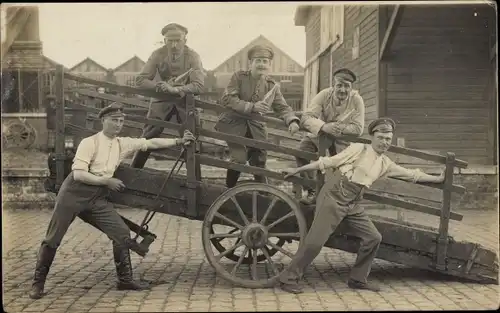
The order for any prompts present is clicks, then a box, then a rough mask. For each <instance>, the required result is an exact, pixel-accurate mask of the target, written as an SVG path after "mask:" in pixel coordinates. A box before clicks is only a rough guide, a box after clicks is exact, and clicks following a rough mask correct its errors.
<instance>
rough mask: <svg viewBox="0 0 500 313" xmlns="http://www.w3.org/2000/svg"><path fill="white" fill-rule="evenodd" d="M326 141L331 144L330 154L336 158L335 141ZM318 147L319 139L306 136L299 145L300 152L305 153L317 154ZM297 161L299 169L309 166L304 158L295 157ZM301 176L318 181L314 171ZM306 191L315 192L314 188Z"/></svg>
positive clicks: (307, 188) (303, 173)
mask: <svg viewBox="0 0 500 313" xmlns="http://www.w3.org/2000/svg"><path fill="white" fill-rule="evenodd" d="M325 139H326V138H325ZM326 140H327V142H328V144H329V146H328V152H329V153H330V156H334V155H335V154H337V151H336V149H335V142H334V141H333V140H330V139H326ZM318 145H319V143H318V138H314V139H313V138H310V137H308V136H305V137H304V138H303V139H302V140H301V141H300V143H299V150H300V151H305V152H311V153H317V152H318V150H319V148H318ZM295 160H296V161H297V167H301V166H304V165H307V164H309V160H306V159H303V158H299V157H295ZM300 176H301V177H302V178H306V179H311V180H315V179H316V177H315V176H316V173H315V172H314V171H306V172H302V173H300ZM304 189H305V190H306V191H307V192H312V191H314V188H313V187H304Z"/></svg>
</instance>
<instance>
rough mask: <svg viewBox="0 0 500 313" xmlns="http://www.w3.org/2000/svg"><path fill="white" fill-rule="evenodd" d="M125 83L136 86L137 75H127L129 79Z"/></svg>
mask: <svg viewBox="0 0 500 313" xmlns="http://www.w3.org/2000/svg"><path fill="white" fill-rule="evenodd" d="M125 84H126V85H127V86H130V87H135V75H129V76H127V81H126V83H125Z"/></svg>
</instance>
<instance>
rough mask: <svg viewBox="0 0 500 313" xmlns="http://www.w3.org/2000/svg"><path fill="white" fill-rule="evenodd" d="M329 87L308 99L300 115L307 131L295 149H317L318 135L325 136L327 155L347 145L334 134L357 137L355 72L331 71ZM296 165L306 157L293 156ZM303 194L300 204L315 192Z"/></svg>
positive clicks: (360, 104) (359, 113)
mask: <svg viewBox="0 0 500 313" xmlns="http://www.w3.org/2000/svg"><path fill="white" fill-rule="evenodd" d="M333 79H334V82H333V86H332V87H330V88H325V89H323V90H321V91H320V92H319V93H318V94H317V95H316V96H315V97H314V98H313V99H312V100H311V104H310V105H309V106H308V108H307V110H306V111H305V112H304V114H303V115H302V118H301V126H302V128H304V129H306V130H308V131H309V133H307V134H306V136H304V138H303V139H302V140H301V141H300V144H299V150H302V151H307V152H312V153H316V152H317V151H318V147H319V142H318V138H319V135H321V134H322V133H326V134H330V135H332V136H333V137H326V136H324V137H325V139H326V140H327V142H328V151H329V153H330V155H331V156H333V155H335V154H336V153H339V152H340V151H342V150H343V149H345V147H347V146H348V144H349V143H348V142H346V141H343V140H341V139H336V138H335V137H339V136H343V135H352V136H361V135H362V134H363V128H364V125H365V104H364V101H363V98H362V97H361V95H360V94H359V92H358V91H357V90H354V89H352V84H353V83H354V82H355V81H356V75H354V73H353V72H352V71H350V70H349V69H346V68H342V69H339V70H337V71H335V73H333ZM296 160H297V166H299V167H300V166H304V165H306V164H308V163H309V161H308V160H306V159H303V158H299V157H296ZM301 175H302V177H304V178H309V179H313V178H314V173H313V172H311V173H306V172H304V173H302V174H301ZM306 192H307V195H306V196H305V197H304V198H302V199H301V202H302V203H304V204H307V205H309V204H313V203H315V201H316V191H315V190H314V189H312V188H309V187H308V189H306Z"/></svg>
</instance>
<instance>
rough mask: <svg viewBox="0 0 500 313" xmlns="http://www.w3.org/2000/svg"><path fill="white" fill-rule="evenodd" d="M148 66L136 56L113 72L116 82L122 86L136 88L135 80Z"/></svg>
mask: <svg viewBox="0 0 500 313" xmlns="http://www.w3.org/2000/svg"><path fill="white" fill-rule="evenodd" d="M145 64H146V62H144V61H143V60H141V58H139V57H138V56H136V55H134V56H133V57H132V58H130V59H129V60H127V61H125V62H124V63H122V64H121V65H119V66H117V67H116V68H115V69H114V70H113V75H114V77H115V81H116V83H117V84H120V85H127V86H131V87H135V78H136V77H137V74H138V73H140V71H141V70H142V67H143V66H144V65H145Z"/></svg>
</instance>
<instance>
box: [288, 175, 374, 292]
mask: <svg viewBox="0 0 500 313" xmlns="http://www.w3.org/2000/svg"><path fill="white" fill-rule="evenodd" d="M363 192H364V187H362V186H360V185H358V184H355V183H351V182H349V181H348V180H347V178H345V177H344V176H342V174H341V172H340V171H335V172H334V173H333V176H332V177H331V178H330V179H328V181H327V182H325V184H324V185H323V188H321V190H320V192H319V194H318V198H317V202H316V211H315V215H314V220H313V223H312V225H311V227H310V229H309V232H308V233H307V236H306V238H305V240H304V243H303V247H301V249H299V251H298V252H297V255H296V256H295V257H294V259H293V260H292V262H291V264H290V266H289V268H288V269H287V270H286V271H285V272H284V273H283V274H282V276H281V277H280V280H281V282H282V283H285V284H294V283H296V282H297V281H298V279H300V278H302V276H303V275H304V272H305V269H306V267H307V266H309V265H310V264H311V263H312V262H313V260H314V259H315V258H316V256H318V254H319V253H320V251H321V248H322V247H323V246H324V245H325V243H326V242H327V241H328V239H329V237H330V235H331V234H332V233H333V232H334V231H335V229H336V228H337V226H338V225H339V224H340V222H342V220H344V219H345V220H346V222H347V224H348V225H347V226H348V230H347V232H346V234H347V235H351V236H355V237H358V238H360V239H361V245H360V248H359V250H358V255H357V258H356V262H355V263H354V266H353V267H352V270H351V274H350V277H351V279H353V280H356V281H359V282H363V283H366V280H367V277H368V275H369V273H370V270H371V265H372V261H373V259H374V258H375V255H376V254H377V251H378V248H379V246H380V242H381V241H382V235H380V233H379V232H378V230H377V228H376V227H375V225H373V222H372V221H371V220H370V218H369V217H368V216H367V215H366V213H365V212H364V209H363V208H362V207H361V206H360V205H359V201H361V199H362V196H363Z"/></svg>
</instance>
